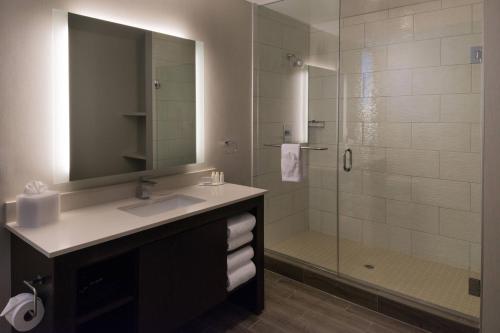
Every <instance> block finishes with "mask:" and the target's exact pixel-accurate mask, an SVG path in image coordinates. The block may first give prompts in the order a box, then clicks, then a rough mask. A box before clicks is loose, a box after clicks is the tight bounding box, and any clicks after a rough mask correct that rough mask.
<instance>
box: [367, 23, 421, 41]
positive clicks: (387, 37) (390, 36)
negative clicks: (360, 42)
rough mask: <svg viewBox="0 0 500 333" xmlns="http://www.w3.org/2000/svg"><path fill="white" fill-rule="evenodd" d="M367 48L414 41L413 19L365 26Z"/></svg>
mask: <svg viewBox="0 0 500 333" xmlns="http://www.w3.org/2000/svg"><path fill="white" fill-rule="evenodd" d="M365 27H366V29H365V30H366V31H365V34H366V35H365V39H366V46H377V45H386V44H393V43H400V42H406V41H410V40H412V39H413V17H412V16H404V17H397V18H391V19H388V20H384V21H378V22H371V23H366V24H365Z"/></svg>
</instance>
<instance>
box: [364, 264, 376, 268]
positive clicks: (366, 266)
mask: <svg viewBox="0 0 500 333" xmlns="http://www.w3.org/2000/svg"><path fill="white" fill-rule="evenodd" d="M364 266H365V268H366V269H375V266H373V265H370V264H366V265H364Z"/></svg>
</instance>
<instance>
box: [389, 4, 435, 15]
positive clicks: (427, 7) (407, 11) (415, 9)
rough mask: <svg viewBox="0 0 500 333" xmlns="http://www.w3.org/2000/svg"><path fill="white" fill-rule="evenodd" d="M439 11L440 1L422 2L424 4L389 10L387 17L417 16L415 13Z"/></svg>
mask: <svg viewBox="0 0 500 333" xmlns="http://www.w3.org/2000/svg"><path fill="white" fill-rule="evenodd" d="M439 9H441V1H440V0H436V1H428V2H424V3H420V4H416V5H410V6H404V7H398V8H393V9H389V17H397V16H406V15H413V14H417V13H422V12H429V11H433V10H439Z"/></svg>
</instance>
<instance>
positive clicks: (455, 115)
mask: <svg viewBox="0 0 500 333" xmlns="http://www.w3.org/2000/svg"><path fill="white" fill-rule="evenodd" d="M441 121H442V122H453V123H454V122H461V123H479V122H480V121H481V95H480V94H454V95H443V96H441Z"/></svg>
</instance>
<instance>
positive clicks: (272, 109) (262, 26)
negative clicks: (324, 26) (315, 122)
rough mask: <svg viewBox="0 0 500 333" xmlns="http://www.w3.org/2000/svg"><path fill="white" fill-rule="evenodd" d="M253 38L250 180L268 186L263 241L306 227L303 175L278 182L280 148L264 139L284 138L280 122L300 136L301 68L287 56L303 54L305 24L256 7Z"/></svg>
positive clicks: (305, 50) (306, 33)
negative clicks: (251, 158) (252, 145)
mask: <svg viewBox="0 0 500 333" xmlns="http://www.w3.org/2000/svg"><path fill="white" fill-rule="evenodd" d="M256 15H257V19H256V28H255V29H256V35H255V40H254V68H255V73H254V76H255V79H254V80H255V84H256V85H255V87H254V122H255V123H254V175H253V176H254V185H255V186H257V187H262V188H266V189H268V190H270V192H269V193H268V194H267V195H266V199H265V200H266V201H265V205H266V206H265V213H266V218H265V221H266V229H265V230H266V232H265V242H266V246H270V245H271V244H273V243H276V242H279V241H282V240H284V239H287V238H289V237H290V236H292V235H294V234H295V233H298V232H301V231H305V230H307V228H308V225H307V210H306V209H307V202H308V198H307V197H308V196H307V180H304V181H302V182H300V183H283V182H282V181H281V171H280V157H281V156H280V149H279V148H272V147H265V146H264V145H265V144H276V143H281V142H283V126H286V127H287V128H290V129H292V140H293V141H297V140H299V138H298V137H297V134H298V130H297V129H298V126H300V124H299V123H297V120H296V119H297V114H298V113H300V112H303V110H304V109H303V104H304V102H305V101H303V100H301V98H303V96H304V87H303V79H304V75H303V74H304V73H303V71H302V70H301V69H299V68H296V67H292V66H290V63H289V61H288V59H287V57H286V55H287V54H288V53H293V54H295V55H297V56H299V57H304V56H305V55H307V53H308V45H309V28H308V26H307V25H305V24H303V23H300V22H298V21H296V20H293V19H291V18H289V17H287V16H284V15H281V14H278V13H277V12H274V11H271V10H269V9H267V8H265V7H258V8H257V9H256Z"/></svg>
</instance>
